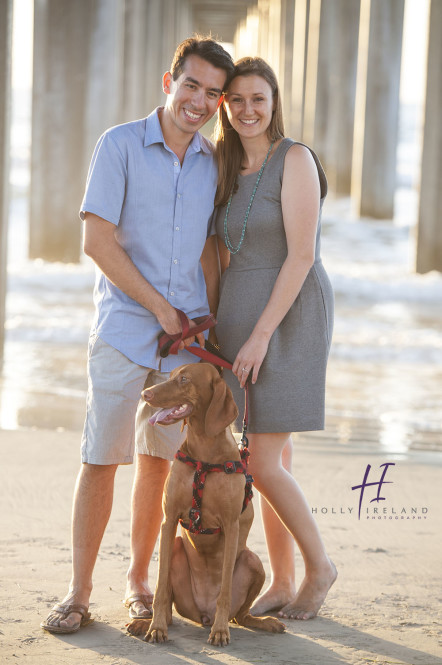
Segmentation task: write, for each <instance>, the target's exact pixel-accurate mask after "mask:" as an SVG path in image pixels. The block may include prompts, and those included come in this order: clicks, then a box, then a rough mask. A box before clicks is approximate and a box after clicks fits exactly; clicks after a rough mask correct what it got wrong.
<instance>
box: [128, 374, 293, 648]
mask: <svg viewBox="0 0 442 665" xmlns="http://www.w3.org/2000/svg"><path fill="white" fill-rule="evenodd" d="M142 394H143V397H144V399H145V400H146V402H148V403H149V404H150V405H151V406H155V407H161V410H160V411H159V412H158V413H156V414H155V416H154V417H153V418H152V419H151V421H150V422H154V423H161V424H162V425H169V424H171V423H173V422H176V421H177V420H186V422H187V425H188V429H187V439H186V441H185V442H184V444H183V445H182V446H181V449H180V451H181V454H183V455H185V456H188V457H190V458H192V459H193V460H199V461H204V462H208V463H210V464H216V465H221V464H222V465H224V464H225V463H226V462H236V463H237V465H240V464H241V461H240V452H239V449H238V446H237V444H236V441H235V439H234V437H233V434H232V433H231V431H230V427H229V425H230V423H232V422H233V420H234V419H235V418H236V416H237V414H238V409H237V408H236V405H235V402H234V401H233V397H232V393H231V392H230V389H229V388H228V387H227V385H226V383H225V381H224V380H223V379H222V378H221V377H220V376H219V374H218V372H217V371H216V369H215V367H213V366H212V365H210V364H208V363H198V364H192V365H183V366H182V367H179V368H177V369H176V370H174V371H173V372H172V374H171V376H170V379H169V380H168V381H165V382H164V383H161V384H159V385H157V386H154V387H152V388H148V389H147V390H144V391H143V393H142ZM233 467H234V468H235V465H233ZM228 468H230V469H231V468H232V465H230V467H229V465H228ZM194 476H195V468H194V467H193V466H191V465H190V464H188V463H183V462H182V461H180V460H177V459H175V460H174V462H173V464H172V467H171V470H170V473H169V476H168V478H167V481H166V485H165V488H164V495H163V512H164V520H163V524H162V526H161V537H160V557H159V571H158V583H157V587H156V591H155V597H154V602H153V618H152V619H134V620H133V621H132V622H131V623H130V624H129V625H128V631H129V632H130V633H131V634H132V635H141V634H143V633H145V639H146V640H147V641H151V642H163V641H166V640H167V627H168V625H169V624H170V623H171V622H172V603H174V604H175V607H176V610H177V611H178V612H179V614H181V615H182V616H183V617H186V618H187V619H191V620H192V621H195V622H197V623H202V624H203V625H206V626H212V629H211V632H210V636H209V640H208V642H209V643H211V644H213V645H221V646H224V645H226V644H228V642H229V641H230V633H229V625H228V624H229V621H235V622H236V623H237V624H239V625H240V626H246V627H247V628H260V629H261V630H266V631H269V632H276V633H282V632H283V631H284V628H285V626H284V624H283V623H281V621H279V620H278V619H276V618H274V617H254V616H252V615H251V614H250V612H249V610H250V607H251V605H252V603H253V601H254V600H255V598H256V597H257V596H258V594H259V592H260V590H261V587H262V585H263V583H264V580H265V573H264V568H263V566H262V563H261V561H260V560H259V558H258V556H257V555H256V554H254V553H253V552H251V551H250V550H249V549H248V548H247V546H246V540H247V535H248V533H249V530H250V526H251V524H252V521H253V506H252V503H251V502H249V503H247V505H246V508H245V509H244V510H243V504H244V496H245V485H246V477H245V475H244V473H242V472H240V473H235V472H234V473H225V472H223V471H221V472H220V473H208V474H207V477H206V482H205V487H204V490H203V491H202V510H201V514H200V517H198V518H197V522H198V523H199V528H200V529H208V530H209V531H210V530H211V529H214V530H218V532H217V533H209V534H207V533H191V532H190V531H189V530H187V529H185V528H183V529H182V536H181V537H177V538H175V534H176V528H177V524H178V521H179V520H180V519H182V520H183V522H184V523H187V522H189V513H190V511H191V508H192V496H193V494H192V493H193V483H194ZM190 515H191V517H192V513H190ZM193 515H194V514H193ZM194 524H195V522H194Z"/></svg>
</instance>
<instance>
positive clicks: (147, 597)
mask: <svg viewBox="0 0 442 665" xmlns="http://www.w3.org/2000/svg"><path fill="white" fill-rule="evenodd" d="M137 602H138V603H142V604H143V605H144V607H145V608H146V609H145V610H142V611H141V613H137V612H135V610H134V609H133V607H132V605H133V604H134V603H137ZM152 602H153V597H152V595H151V594H145V593H136V594H134V595H133V596H129V598H126V600H125V601H124V607H128V608H129V617H130V618H131V619H151V618H152Z"/></svg>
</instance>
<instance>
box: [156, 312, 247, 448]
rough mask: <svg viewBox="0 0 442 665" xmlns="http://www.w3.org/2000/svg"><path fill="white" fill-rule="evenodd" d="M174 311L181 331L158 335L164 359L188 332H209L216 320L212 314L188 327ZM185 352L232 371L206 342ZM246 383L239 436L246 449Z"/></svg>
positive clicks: (216, 351)
mask: <svg viewBox="0 0 442 665" xmlns="http://www.w3.org/2000/svg"><path fill="white" fill-rule="evenodd" d="M175 309H176V312H177V314H178V316H179V317H180V322H181V328H182V331H181V332H180V333H176V334H175V335H169V334H168V333H166V332H164V330H163V331H162V332H160V334H159V335H158V347H159V351H160V356H161V357H162V358H166V357H167V356H168V355H169V353H171V354H172V355H176V354H177V353H178V347H179V345H180V343H181V342H182V341H183V339H186V337H189V336H190V335H189V332H190V334H191V335H196V334H197V333H199V332H203V331H204V330H209V328H213V327H214V326H215V325H216V319H215V317H214V316H213V314H209V315H208V316H205V317H204V316H202V317H198V318H197V319H195V321H196V323H197V325H196V326H195V327H192V328H191V327H190V325H189V319H188V317H187V316H186V315H185V314H184V312H182V311H181V310H180V309H177V308H175ZM186 351H189V352H190V353H193V355H194V356H198V357H199V358H202V360H206V361H207V362H209V363H212V364H213V365H218V366H220V367H225V368H226V369H230V370H231V369H232V367H233V365H232V363H231V362H229V361H228V360H227V359H226V358H224V356H223V355H222V354H221V353H220V352H219V351H218V349H217V348H216V347H215V346H214V345H213V344H211V343H210V342H209V341H208V340H205V348H204V349H202V348H201V347H200V346H197V345H194V346H186ZM248 401H249V400H248V381H247V382H246V385H245V405H244V419H243V427H242V436H241V445H242V446H243V447H245V448H247V447H248V445H249V442H248V440H247V426H248V424H249V409H248Z"/></svg>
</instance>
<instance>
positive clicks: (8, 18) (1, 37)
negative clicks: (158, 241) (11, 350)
mask: <svg viewBox="0 0 442 665" xmlns="http://www.w3.org/2000/svg"><path fill="white" fill-rule="evenodd" d="M11 49H12V0H0V362H1V360H2V358H3V346H4V341H5V303H6V281H7V258H8V252H7V246H8V219H9V214H8V213H9V146H10V141H9V136H10V104H11Z"/></svg>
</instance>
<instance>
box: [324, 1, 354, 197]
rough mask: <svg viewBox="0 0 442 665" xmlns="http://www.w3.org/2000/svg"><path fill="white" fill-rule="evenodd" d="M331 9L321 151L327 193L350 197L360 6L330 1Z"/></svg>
mask: <svg viewBox="0 0 442 665" xmlns="http://www.w3.org/2000/svg"><path fill="white" fill-rule="evenodd" d="M333 8H334V11H333V13H332V15H331V16H330V17H329V19H330V20H331V26H332V40H331V48H330V51H329V58H330V64H331V67H330V78H329V86H330V94H329V99H328V122H327V123H326V136H325V137H324V145H323V146H321V150H322V151H323V164H324V168H325V170H326V173H327V179H328V184H329V187H330V190H331V191H332V192H334V194H336V195H337V196H350V192H351V171H352V152H353V125H354V117H355V96H356V70H357V60H358V33H359V15H360V2H359V0H334V3H333Z"/></svg>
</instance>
